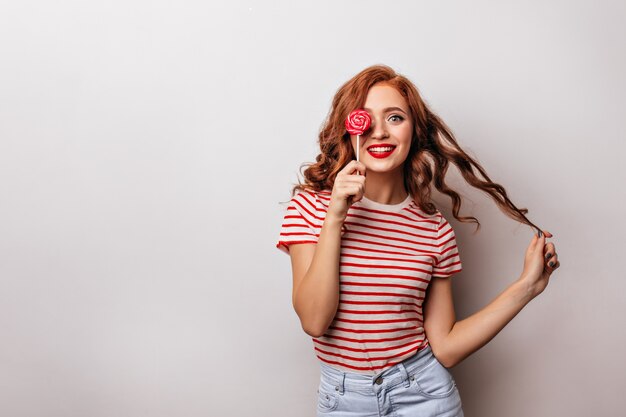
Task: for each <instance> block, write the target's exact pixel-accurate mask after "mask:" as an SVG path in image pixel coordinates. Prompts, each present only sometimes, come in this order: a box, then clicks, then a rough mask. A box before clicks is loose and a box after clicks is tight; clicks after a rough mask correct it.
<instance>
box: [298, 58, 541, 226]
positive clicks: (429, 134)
mask: <svg viewBox="0 0 626 417" xmlns="http://www.w3.org/2000/svg"><path fill="white" fill-rule="evenodd" d="M376 83H384V84H386V85H390V86H392V87H394V88H395V89H396V90H397V91H398V92H399V93H400V94H402V96H403V97H404V99H405V100H406V101H407V103H408V105H409V109H410V113H411V116H410V117H411V118H412V120H413V137H412V139H411V147H410V149H409V154H408V156H407V158H406V161H405V163H404V167H403V172H404V186H405V188H406V190H407V191H409V192H410V194H411V195H412V196H413V198H414V200H415V202H416V203H417V204H418V205H419V207H420V209H421V210H422V211H424V212H425V213H427V214H429V215H432V214H435V213H436V211H437V208H436V206H435V205H434V204H433V202H432V200H431V183H433V184H434V185H435V188H436V189H437V190H439V191H440V192H441V193H443V194H446V195H448V196H449V197H450V198H451V199H452V202H453V208H452V213H453V215H454V217H455V218H456V219H457V220H459V221H460V222H467V223H469V222H473V223H476V225H477V227H476V231H478V229H479V228H480V222H479V221H478V219H477V218H475V217H473V216H469V217H467V216H460V215H459V211H460V208H461V197H460V196H459V194H458V193H457V192H455V191H454V190H453V189H451V188H450V187H449V186H448V185H447V184H446V182H445V175H446V172H447V171H448V165H449V164H450V163H453V164H454V165H456V167H457V168H458V169H459V171H460V173H461V175H463V178H464V179H465V181H467V182H468V183H469V184H470V185H472V186H473V187H475V188H478V189H480V190H482V191H484V192H485V193H487V194H488V195H489V196H490V197H491V198H492V199H493V200H494V201H495V202H496V204H497V205H498V206H499V207H500V209H501V210H502V211H503V212H504V213H505V214H506V215H508V216H509V217H511V218H513V219H515V220H518V221H519V222H521V223H525V224H527V225H529V226H532V227H534V228H535V229H536V230H537V231H540V230H541V229H540V228H539V227H537V226H536V225H535V224H534V223H532V222H531V221H530V220H528V218H527V217H526V216H525V214H526V213H528V209H526V208H517V207H516V206H515V205H514V204H513V203H512V202H511V200H510V199H509V197H508V196H507V193H506V190H505V189H504V187H502V186H501V185H500V184H497V183H494V182H493V181H492V180H491V178H489V176H488V175H487V173H486V172H485V170H484V169H483V168H482V167H481V166H480V164H479V163H478V162H477V161H476V160H474V159H473V158H472V157H471V156H469V155H468V154H467V153H466V152H465V151H464V150H463V149H461V147H460V146H459V145H458V143H457V141H456V139H455V137H454V135H453V134H452V131H451V129H450V128H449V127H448V126H447V125H446V124H445V123H444V122H443V121H442V120H441V118H440V117H439V116H437V115H436V114H435V113H433V112H432V111H431V110H430V109H429V107H428V106H427V105H426V104H425V103H424V101H423V100H422V98H421V97H420V94H419V92H418V90H417V88H416V87H415V85H413V83H412V82H411V81H409V80H408V79H407V78H406V77H404V76H403V75H400V74H397V73H396V72H395V71H394V70H393V69H392V68H390V67H388V66H386V65H373V66H370V67H368V68H365V69H364V70H363V71H361V72H360V73H358V74H357V75H355V76H354V77H352V78H351V79H350V80H348V81H347V82H346V83H345V84H344V85H342V86H341V87H340V88H339V90H337V93H336V94H335V97H334V98H333V101H332V105H331V109H330V112H329V114H328V117H327V119H326V121H325V122H324V123H323V125H322V127H321V130H320V133H319V145H320V151H321V152H320V154H319V155H317V157H316V158H315V160H316V162H315V163H304V164H303V165H301V166H300V171H302V169H303V168H304V167H307V166H308V168H307V169H306V170H305V171H304V173H303V175H304V179H305V183H304V184H302V183H301V182H300V180H298V184H297V185H295V186H294V187H293V189H292V191H291V195H292V197H293V196H294V195H295V193H296V191H297V190H301V191H302V190H305V189H308V190H313V191H322V190H329V189H332V188H333V184H334V182H335V178H336V176H337V174H338V173H339V171H341V169H343V167H345V165H346V164H347V163H349V162H350V161H351V160H353V159H356V156H355V154H354V149H353V147H352V144H351V142H350V134H349V133H348V132H347V131H346V129H345V125H344V121H345V119H346V117H348V114H349V113H350V112H351V111H352V110H355V109H358V108H361V107H362V106H363V105H364V103H365V100H366V97H367V94H368V91H369V89H370V88H371V87H372V86H373V85H374V84H376ZM475 170H476V171H478V172H479V173H480V175H481V177H482V178H481V177H479V176H477V175H476V172H475Z"/></svg>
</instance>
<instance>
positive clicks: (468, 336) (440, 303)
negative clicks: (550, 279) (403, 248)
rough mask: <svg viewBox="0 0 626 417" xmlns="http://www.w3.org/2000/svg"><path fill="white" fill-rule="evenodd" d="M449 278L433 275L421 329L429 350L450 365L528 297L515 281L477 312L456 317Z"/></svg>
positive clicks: (490, 336)
mask: <svg viewBox="0 0 626 417" xmlns="http://www.w3.org/2000/svg"><path fill="white" fill-rule="evenodd" d="M452 298H453V297H452V281H451V279H450V278H433V279H432V280H431V282H430V284H429V289H428V293H427V296H426V305H425V308H424V317H425V320H424V330H425V331H426V337H427V338H428V342H429V343H430V345H431V349H432V350H433V354H434V355H435V357H436V358H437V359H438V360H439V362H441V364H442V365H443V366H445V367H446V368H451V367H453V366H455V365H457V364H458V363H460V362H461V361H462V360H463V359H465V358H466V357H468V356H469V355H471V354H472V353H474V352H475V351H477V350H478V349H480V348H481V347H483V346H484V345H486V344H487V343H488V342H489V341H490V340H491V339H493V338H494V336H495V335H496V334H498V333H499V332H500V330H502V329H503V328H504V326H506V325H507V323H508V322H510V321H511V320H512V319H513V317H515V316H516V315H517V313H519V312H520V311H521V310H522V308H524V306H526V304H528V303H529V302H530V301H531V300H532V293H531V291H530V289H529V288H527V285H525V284H524V283H523V282H522V281H516V282H514V283H513V284H511V285H510V286H509V287H508V288H507V289H506V290H504V291H503V292H502V293H501V294H500V295H498V296H497V297H496V298H495V299H494V300H493V301H492V302H491V303H489V304H488V305H487V306H485V307H484V308H483V309H481V310H480V311H478V312H477V313H475V314H473V315H471V316H469V317H467V318H466V319H463V320H461V321H456V318H455V313H454V302H453V299H452Z"/></svg>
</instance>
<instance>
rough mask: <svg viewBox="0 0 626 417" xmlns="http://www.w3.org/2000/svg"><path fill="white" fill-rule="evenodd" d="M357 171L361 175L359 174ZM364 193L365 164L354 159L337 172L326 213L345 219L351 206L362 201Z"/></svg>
mask: <svg viewBox="0 0 626 417" xmlns="http://www.w3.org/2000/svg"><path fill="white" fill-rule="evenodd" d="M357 171H358V172H359V173H360V174H361V175H357V174H356V172H357ZM363 194H365V165H364V164H363V163H362V162H357V161H356V159H353V160H352V161H350V162H349V163H348V164H347V165H346V166H345V167H344V168H343V169H342V170H341V171H339V172H338V173H337V177H336V178H335V183H334V184H333V190H332V193H331V196H330V203H329V205H328V212H327V213H326V214H327V215H331V216H333V217H335V218H337V219H340V220H341V221H344V220H345V219H346V217H347V216H348V209H349V208H350V206H351V205H352V204H354V203H356V202H357V201H360V200H361V198H363Z"/></svg>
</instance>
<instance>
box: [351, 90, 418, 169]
mask: <svg viewBox="0 0 626 417" xmlns="http://www.w3.org/2000/svg"><path fill="white" fill-rule="evenodd" d="M363 109H364V110H365V111H367V112H368V113H369V115H370V116H371V118H372V124H371V127H370V129H369V130H368V131H367V132H365V134H363V135H361V137H360V149H359V150H357V149H356V135H351V136H350V139H351V141H352V147H353V148H354V149H355V153H356V152H357V151H358V152H360V153H359V161H361V162H362V163H363V164H365V167H366V168H367V170H368V171H374V172H392V171H395V170H396V169H398V168H400V169H402V166H403V164H404V161H405V160H406V158H407V155H408V154H409V148H410V147H411V138H412V136H413V122H412V121H411V116H410V114H409V111H410V110H409V106H408V104H407V102H406V100H405V99H404V97H402V95H401V94H400V93H399V92H398V90H396V89H395V88H394V87H392V86H390V85H388V84H384V83H378V84H374V85H373V86H372V87H371V88H370V90H369V92H368V93H367V98H366V99H365V105H364V106H363ZM390 148H392V149H391V150H390Z"/></svg>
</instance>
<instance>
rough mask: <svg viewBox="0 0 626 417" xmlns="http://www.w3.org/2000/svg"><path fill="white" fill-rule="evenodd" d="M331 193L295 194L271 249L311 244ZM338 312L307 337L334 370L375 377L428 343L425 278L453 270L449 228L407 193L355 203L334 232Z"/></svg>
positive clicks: (455, 259)
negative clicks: (397, 199) (397, 198)
mask: <svg viewBox="0 0 626 417" xmlns="http://www.w3.org/2000/svg"><path fill="white" fill-rule="evenodd" d="M330 195H331V192H330V191H321V192H314V191H301V192H299V193H298V194H296V195H295V196H294V197H293V198H292V199H291V201H290V203H289V206H288V207H287V210H286V214H285V217H284V220H283V224H282V227H281V230H280V237H279V241H278V243H277V244H276V247H277V248H278V249H280V250H281V251H283V252H284V253H289V252H288V251H289V245H290V244H293V243H316V242H317V240H318V239H319V235H320V231H321V228H322V224H323V223H324V219H325V218H326V211H327V209H328V205H329V203H330ZM341 236H342V237H341V258H340V268H339V280H340V297H339V308H338V310H337V314H336V315H335V318H334V320H333V322H332V324H331V325H330V327H329V328H328V330H327V331H326V333H325V334H324V335H323V336H321V337H317V338H315V337H314V338H312V340H313V345H314V348H315V353H316V355H317V357H318V358H319V359H320V360H321V361H323V362H325V363H327V364H329V365H331V366H334V367H335V368H338V369H341V370H344V371H348V372H356V373H362V374H368V375H373V374H377V373H379V372H381V371H383V370H385V369H387V368H389V367H391V366H393V365H395V364H396V363H398V362H401V361H403V360H404V359H407V358H409V357H410V356H412V355H413V354H415V353H416V352H417V351H418V350H420V349H423V348H424V347H426V346H427V345H428V340H427V339H426V335H425V333H424V327H423V326H424V316H423V311H422V303H423V301H424V296H425V291H426V288H427V287H428V284H429V282H430V278H431V276H434V277H443V278H447V277H450V276H451V275H453V274H454V273H457V272H460V271H461V270H462V267H461V259H460V256H459V252H458V250H457V245H456V239H455V234H454V230H453V229H452V227H451V225H450V224H449V223H448V222H447V221H446V219H445V218H444V217H443V216H442V215H441V212H439V211H437V212H436V213H435V214H434V215H428V214H426V213H424V212H423V211H422V210H420V208H419V206H418V205H417V204H416V203H415V202H414V201H413V198H412V197H411V196H410V195H409V196H407V198H406V199H405V200H404V201H403V202H402V203H399V204H391V205H390V204H382V203H378V202H375V201H372V200H369V199H366V198H364V197H363V198H362V199H361V201H358V202H356V203H354V204H352V206H351V207H350V208H349V210H348V214H347V217H346V220H345V222H344V229H343V231H342V233H341Z"/></svg>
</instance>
